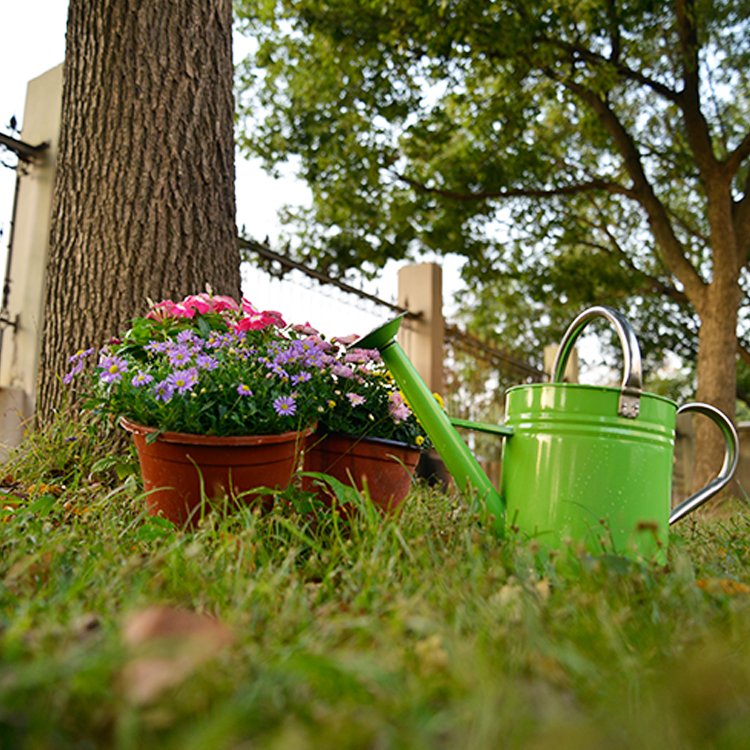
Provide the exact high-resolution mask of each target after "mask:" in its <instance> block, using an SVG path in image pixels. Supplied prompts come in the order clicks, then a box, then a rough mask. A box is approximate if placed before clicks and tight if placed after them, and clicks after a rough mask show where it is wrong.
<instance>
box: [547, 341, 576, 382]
mask: <svg viewBox="0 0 750 750" xmlns="http://www.w3.org/2000/svg"><path fill="white" fill-rule="evenodd" d="M559 348H560V347H559V346H555V345H552V346H545V347H544V371H545V372H546V373H547V375H549V376H550V377H552V365H553V364H554V363H555V357H556V356H557V350H558V349H559ZM563 382H565V383H577V382H578V350H577V349H576V348H575V347H573V349H572V350H571V352H570V356H569V357H568V361H567V362H566V363H565V372H564V373H563Z"/></svg>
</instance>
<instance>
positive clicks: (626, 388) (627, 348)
mask: <svg viewBox="0 0 750 750" xmlns="http://www.w3.org/2000/svg"><path fill="white" fill-rule="evenodd" d="M598 317H602V318H606V319H607V320H608V321H609V322H610V323H611V324H612V325H613V326H614V328H615V330H616V331H617V336H618V338H619V339H620V345H621V346H622V351H623V365H624V374H623V378H622V385H621V386H620V406H619V413H620V416H622V417H628V418H629V419H635V418H636V417H637V416H638V414H639V413H640V408H641V407H640V404H641V391H642V387H643V385H642V384H643V376H642V369H643V368H642V365H641V348H640V347H639V346H638V339H637V338H636V336H635V333H634V331H633V328H632V326H631V325H630V323H629V322H628V320H627V318H626V317H625V316H624V315H623V314H622V313H620V312H619V311H617V310H615V309H614V308H612V307H604V306H596V307H590V308H588V310H584V311H583V312H582V313H581V314H580V315H579V316H578V317H577V318H576V319H575V320H574V321H573V322H572V323H571V324H570V326H569V328H568V330H567V331H566V332H565V335H564V336H563V339H562V341H561V342H560V347H559V348H558V350H557V356H556V357H555V362H554V364H553V365H552V382H553V383H562V382H563V375H564V374H565V365H566V364H567V363H568V357H569V356H570V352H571V351H572V350H573V345H574V344H575V342H576V339H578V337H579V336H580V335H581V333H582V332H583V329H584V328H585V327H586V326H587V325H588V324H589V323H590V322H591V321H592V320H593V319H594V318H598Z"/></svg>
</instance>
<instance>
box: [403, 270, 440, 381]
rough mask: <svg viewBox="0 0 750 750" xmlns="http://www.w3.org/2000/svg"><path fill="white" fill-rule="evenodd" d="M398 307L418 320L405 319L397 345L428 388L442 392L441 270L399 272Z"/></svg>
mask: <svg viewBox="0 0 750 750" xmlns="http://www.w3.org/2000/svg"><path fill="white" fill-rule="evenodd" d="M398 305H399V307H403V308H405V309H407V310H409V311H410V312H413V313H421V315H420V317H419V318H405V319H404V321H403V323H402V324H401V329H400V331H399V334H398V343H399V345H400V346H401V348H402V349H403V350H404V352H405V353H406V356H407V357H409V359H410V360H411V362H412V364H413V365H414V367H415V368H416V370H417V372H418V373H419V374H420V376H421V377H422V379H423V380H424V382H425V383H426V385H427V387H428V388H429V389H430V390H431V391H433V392H434V393H441V394H442V392H443V340H444V337H445V320H444V319H443V269H442V268H441V267H440V266H439V265H438V264H437V263H420V264H418V265H411V266H405V267H404V268H402V269H400V270H399V272H398Z"/></svg>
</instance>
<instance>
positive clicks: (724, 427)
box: [669, 402, 740, 526]
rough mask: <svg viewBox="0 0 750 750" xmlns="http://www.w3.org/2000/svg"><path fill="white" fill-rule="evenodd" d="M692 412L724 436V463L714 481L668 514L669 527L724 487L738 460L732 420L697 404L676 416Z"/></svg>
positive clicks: (682, 408)
mask: <svg viewBox="0 0 750 750" xmlns="http://www.w3.org/2000/svg"><path fill="white" fill-rule="evenodd" d="M689 411H693V412H696V413H697V414H703V416H705V417H708V418H709V419H712V420H713V421H714V423H715V424H716V425H717V426H718V427H719V429H720V430H721V433H722V435H724V440H725V442H726V451H725V453H724V463H723V464H722V467H721V470H720V471H719V474H718V475H717V477H716V478H715V479H713V480H712V481H711V482H709V483H708V484H707V485H706V486H705V487H704V488H703V489H702V490H699V491H698V492H696V493H695V494H694V495H691V496H690V497H689V498H688V499H687V500H685V501H684V502H682V503H680V504H679V505H678V506H677V507H676V508H675V509H674V510H673V511H672V512H671V513H670V514H669V525H670V526H671V525H672V524H673V523H676V522H677V521H679V520H680V519H681V518H684V517H685V516H686V515H688V513H692V512H693V511H694V510H696V509H697V508H700V506H701V505H703V503H705V502H706V500H709V499H710V498H712V497H713V496H714V495H715V494H716V493H717V492H719V490H721V489H722V488H724V487H726V485H727V484H728V483H729V480H730V479H731V478H732V476H733V475H734V471H735V469H736V468H737V462H738V461H739V458H740V450H739V447H740V439H739V437H738V436H737V430H736V429H735V427H734V425H733V424H732V420H731V419H729V417H727V415H726V414H724V412H723V411H721V410H720V409H717V408H716V407H715V406H711V405H710V404H702V403H699V402H696V403H693V404H685V406H681V407H680V408H679V409H678V410H677V413H678V414H685V413H686V412H689Z"/></svg>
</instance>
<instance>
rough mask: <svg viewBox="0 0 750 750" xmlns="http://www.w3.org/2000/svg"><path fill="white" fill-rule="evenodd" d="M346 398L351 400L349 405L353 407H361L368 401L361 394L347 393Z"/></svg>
mask: <svg viewBox="0 0 750 750" xmlns="http://www.w3.org/2000/svg"><path fill="white" fill-rule="evenodd" d="M346 397H347V398H348V399H349V403H350V404H351V405H352V406H359V405H360V404H364V403H365V401H367V399H366V398H365V397H364V396H360V395H359V393H347V394H346Z"/></svg>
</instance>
